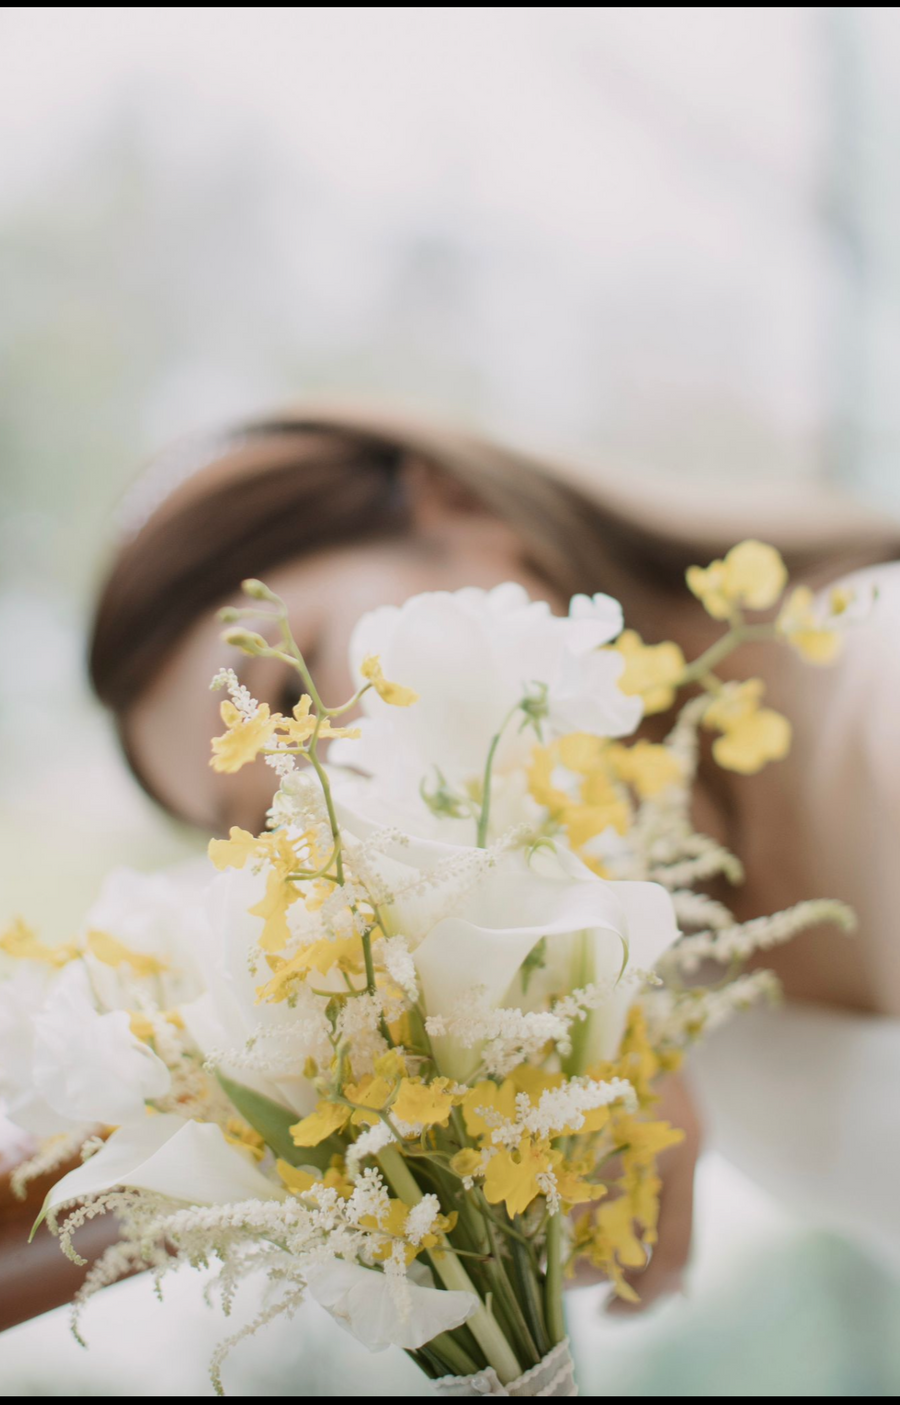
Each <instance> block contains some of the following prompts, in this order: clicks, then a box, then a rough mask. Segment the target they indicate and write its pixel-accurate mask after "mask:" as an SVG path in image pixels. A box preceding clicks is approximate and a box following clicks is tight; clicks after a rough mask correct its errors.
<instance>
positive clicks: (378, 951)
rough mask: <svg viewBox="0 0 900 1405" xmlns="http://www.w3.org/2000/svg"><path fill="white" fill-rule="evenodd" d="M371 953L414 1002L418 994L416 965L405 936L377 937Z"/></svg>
mask: <svg viewBox="0 0 900 1405" xmlns="http://www.w3.org/2000/svg"><path fill="white" fill-rule="evenodd" d="M372 953H373V955H374V957H375V960H376V961H377V962H378V963H379V964H380V965H382V966H383V967H384V969H385V970H386V971H387V973H388V975H389V976H390V978H391V980H392V981H393V982H394V984H395V985H397V986H399V987H400V989H401V990H402V991H403V993H404V995H405V996H406V997H407V999H408V1000H410V1001H412V1002H415V1001H416V1000H417V999H418V995H419V988H418V981H417V979H416V965H415V962H414V961H413V958H412V954H411V952H410V949H409V944H408V942H407V940H406V938H405V937H403V936H396V937H379V939H378V941H376V942H375V944H374V945H373V947H372Z"/></svg>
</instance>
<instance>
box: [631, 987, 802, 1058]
mask: <svg viewBox="0 0 900 1405" xmlns="http://www.w3.org/2000/svg"><path fill="white" fill-rule="evenodd" d="M780 996H781V983H780V982H779V980H778V977H777V976H776V975H775V973H774V971H751V972H750V973H749V974H747V975H743V976H738V977H736V979H735V980H733V981H731V982H730V983H729V984H728V985H723V986H721V987H720V988H719V989H717V990H696V991H691V990H687V991H683V992H681V993H676V992H674V991H672V990H669V989H661V990H657V991H651V992H650V993H649V994H647V995H645V996H644V998H643V1000H642V1002H641V1003H642V1008H643V1010H644V1013H645V1015H646V1017H647V1032H648V1035H649V1038H650V1040H651V1042H652V1044H653V1046H654V1047H655V1048H667V1047H668V1048H673V1047H674V1048H683V1047H685V1046H686V1045H688V1044H692V1043H695V1042H696V1041H697V1040H698V1039H699V1038H701V1036H706V1035H707V1034H710V1033H712V1031H713V1030H715V1029H718V1028H719V1026H720V1025H723V1024H725V1022H726V1021H727V1020H728V1019H730V1018H731V1016H732V1015H733V1014H735V1012H736V1011H738V1010H747V1009H749V1008H750V1007H751V1006H752V1005H755V1004H757V1003H758V1002H759V1001H769V1002H771V1003H774V1002H776V1001H777V1000H778V999H779V998H780Z"/></svg>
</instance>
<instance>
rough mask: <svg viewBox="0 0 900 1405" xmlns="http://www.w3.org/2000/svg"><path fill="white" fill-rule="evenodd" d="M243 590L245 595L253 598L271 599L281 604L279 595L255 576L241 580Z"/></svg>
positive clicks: (276, 603)
mask: <svg viewBox="0 0 900 1405" xmlns="http://www.w3.org/2000/svg"><path fill="white" fill-rule="evenodd" d="M241 590H242V591H243V592H244V594H245V595H249V596H250V599H251V600H269V601H271V602H272V603H273V604H275V605H280V604H281V601H280V600H279V599H278V596H277V595H275V594H274V592H273V591H271V590H270V589H269V587H268V586H267V585H263V583H262V581H258V580H255V579H254V577H253V576H250V577H249V578H248V579H247V580H245V581H241Z"/></svg>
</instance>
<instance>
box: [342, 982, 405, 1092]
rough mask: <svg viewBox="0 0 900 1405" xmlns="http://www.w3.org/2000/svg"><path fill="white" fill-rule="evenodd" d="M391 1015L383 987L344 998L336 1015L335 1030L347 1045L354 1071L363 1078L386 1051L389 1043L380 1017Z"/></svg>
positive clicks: (387, 1018) (357, 1076)
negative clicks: (382, 1029)
mask: <svg viewBox="0 0 900 1405" xmlns="http://www.w3.org/2000/svg"><path fill="white" fill-rule="evenodd" d="M388 1011H390V1014H391V1015H393V1011H392V1010H391V1009H390V1005H389V1003H388V1002H387V999H386V996H385V993H384V991H383V990H376V991H373V992H372V993H370V994H369V993H367V994H365V995H357V996H354V998H353V999H352V1000H345V1001H344V1002H343V1006H342V1008H341V1012H340V1014H339V1015H338V1018H337V1028H336V1033H337V1036H338V1039H339V1041H340V1042H341V1043H342V1044H343V1045H345V1046H346V1047H347V1050H348V1052H349V1054H350V1061H351V1064H352V1065H353V1073H354V1076H355V1077H356V1078H362V1077H363V1076H364V1075H365V1074H367V1073H372V1072H374V1069H375V1062H376V1060H377V1059H380V1058H381V1056H382V1054H386V1053H387V1049H388V1044H387V1040H386V1039H385V1037H384V1035H383V1034H382V1032H381V1021H382V1019H386V1020H389V1015H388V1013H387V1012H388Z"/></svg>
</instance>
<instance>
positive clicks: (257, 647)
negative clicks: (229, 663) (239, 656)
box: [222, 629, 269, 654]
mask: <svg viewBox="0 0 900 1405" xmlns="http://www.w3.org/2000/svg"><path fill="white" fill-rule="evenodd" d="M222 641H223V643H225V644H231V645H232V647H233V648H235V649H240V650H241V652H242V653H244V654H264V653H265V652H266V651H267V649H268V647H269V645H268V643H267V642H266V640H265V639H263V637H262V635H261V634H254V632H253V630H252V629H226V631H225V633H224V634H223V635H222Z"/></svg>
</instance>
